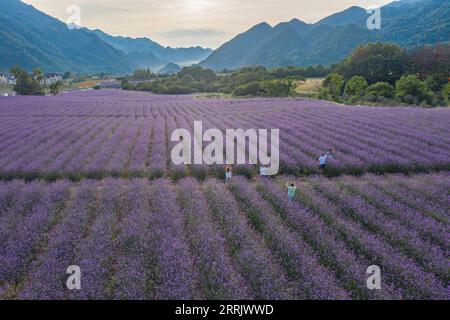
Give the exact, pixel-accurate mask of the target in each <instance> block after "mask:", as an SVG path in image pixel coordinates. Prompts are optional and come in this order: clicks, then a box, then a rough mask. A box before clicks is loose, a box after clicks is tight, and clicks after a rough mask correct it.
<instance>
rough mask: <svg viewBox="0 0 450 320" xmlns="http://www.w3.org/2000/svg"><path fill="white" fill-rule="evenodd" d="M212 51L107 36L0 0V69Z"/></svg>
mask: <svg viewBox="0 0 450 320" xmlns="http://www.w3.org/2000/svg"><path fill="white" fill-rule="evenodd" d="M211 52H212V50H211V49H204V48H201V47H193V48H170V47H163V46H161V45H159V44H158V43H156V42H154V41H152V40H150V39H147V38H138V39H132V38H125V37H113V36H110V35H108V34H106V33H104V32H102V31H100V30H92V31H91V30H88V29H85V28H80V29H72V30H70V29H69V28H68V27H67V25H66V24H65V23H63V22H61V21H60V20H58V19H55V18H53V17H51V16H49V15H47V14H45V13H43V12H41V11H39V10H37V9H36V8H34V7H33V6H31V5H28V4H25V3H23V2H21V1H20V0H0V71H7V70H9V69H10V68H11V67H12V66H14V65H20V66H22V67H23V68H25V69H26V70H28V71H31V70H32V69H34V68H36V67H40V68H42V69H44V70H45V71H46V72H65V71H72V72H77V73H91V74H92V73H100V72H106V73H112V74H124V73H130V72H132V71H133V70H134V69H137V68H150V69H152V70H154V71H157V70H158V69H160V68H162V67H164V66H165V65H167V64H168V63H171V62H173V63H177V64H180V65H190V64H192V63H198V62H200V61H201V60H203V59H204V58H206V57H207V56H208V55H209V54H210V53H211Z"/></svg>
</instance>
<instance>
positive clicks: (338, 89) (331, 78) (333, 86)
mask: <svg viewBox="0 0 450 320" xmlns="http://www.w3.org/2000/svg"><path fill="white" fill-rule="evenodd" d="M343 86H344V78H343V77H342V76H341V75H339V74H337V73H330V74H329V75H328V76H326V78H325V81H324V82H323V87H324V88H325V89H327V90H328V93H329V94H330V95H331V96H332V97H333V98H337V97H339V96H340V95H341V93H342V88H343Z"/></svg>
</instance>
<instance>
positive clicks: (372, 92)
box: [366, 82, 394, 99]
mask: <svg viewBox="0 0 450 320" xmlns="http://www.w3.org/2000/svg"><path fill="white" fill-rule="evenodd" d="M366 95H367V96H373V97H374V98H375V99H378V98H387V99H391V98H393V97H394V87H393V86H391V85H390V84H389V83H387V82H377V83H374V84H372V85H370V86H368V87H367V89H366Z"/></svg>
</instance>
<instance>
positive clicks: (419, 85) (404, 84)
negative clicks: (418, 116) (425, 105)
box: [395, 75, 433, 104]
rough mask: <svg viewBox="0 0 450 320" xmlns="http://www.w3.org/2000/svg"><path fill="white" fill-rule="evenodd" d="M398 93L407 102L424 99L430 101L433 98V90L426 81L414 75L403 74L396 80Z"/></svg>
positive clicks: (417, 101) (419, 101)
mask: <svg viewBox="0 0 450 320" xmlns="http://www.w3.org/2000/svg"><path fill="white" fill-rule="evenodd" d="M395 93H396V95H397V96H398V97H399V98H400V99H402V100H403V101H404V102H406V103H410V104H411V102H413V103H414V104H417V103H421V102H422V101H423V100H426V101H430V100H431V99H432V98H433V94H432V92H431V90H430V89H429V88H428V86H427V85H426V83H425V82H423V81H421V80H420V79H419V78H417V77H416V76H414V75H409V76H403V77H401V78H400V80H398V81H397V82H396V85H395Z"/></svg>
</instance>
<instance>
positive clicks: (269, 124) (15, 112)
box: [0, 90, 450, 180]
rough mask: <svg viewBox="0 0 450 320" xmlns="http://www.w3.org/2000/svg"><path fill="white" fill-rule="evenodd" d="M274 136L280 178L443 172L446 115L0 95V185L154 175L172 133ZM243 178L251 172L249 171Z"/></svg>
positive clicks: (329, 106) (94, 95)
mask: <svg viewBox="0 0 450 320" xmlns="http://www.w3.org/2000/svg"><path fill="white" fill-rule="evenodd" d="M194 121H202V122H203V126H204V129H205V130H206V129H208V128H218V129H220V130H223V131H224V130H226V129H249V128H254V129H280V161H281V173H286V174H292V175H305V174H314V173H317V172H318V168H317V166H318V160H317V159H318V158H319V156H320V155H321V153H322V152H324V151H326V150H328V149H332V150H333V153H334V159H333V160H331V161H330V166H329V168H328V169H327V172H326V173H327V174H329V175H338V174H343V173H344V174H345V173H350V174H360V173H364V172H375V173H385V172H391V173H395V172H411V171H417V172H423V171H437V170H448V169H449V168H450V163H449V159H450V134H449V131H450V129H449V126H448V123H449V122H450V110H448V109H433V110H427V109H419V108H368V107H349V106H340V105H335V104H333V103H329V102H323V101H311V100H294V99H248V100H232V99H195V98H194V97H191V96H157V95H150V94H146V93H138V92H122V91H114V90H110V91H100V92H98V91H87V92H78V93H70V94H66V95H62V96H59V97H14V98H13V97H0V177H1V178H2V179H11V178H17V177H21V178H27V179H34V178H44V179H55V178H70V179H72V180H79V179H81V178H84V177H89V178H101V177H105V176H112V177H154V178H157V177H162V176H165V175H169V174H171V172H173V171H174V170H183V171H185V174H190V173H192V172H193V173H194V174H195V168H191V167H186V168H184V167H182V168H176V167H174V166H173V165H172V164H171V161H170V152H171V149H172V147H173V146H174V144H173V143H172V142H170V136H171V133H172V132H173V130H175V129H177V128H185V129H188V130H189V131H191V132H192V131H193V125H194ZM246 170H247V171H248V172H249V174H250V175H253V174H254V173H255V172H257V170H255V168H252V167H251V166H250V167H247V169H246Z"/></svg>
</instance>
